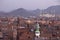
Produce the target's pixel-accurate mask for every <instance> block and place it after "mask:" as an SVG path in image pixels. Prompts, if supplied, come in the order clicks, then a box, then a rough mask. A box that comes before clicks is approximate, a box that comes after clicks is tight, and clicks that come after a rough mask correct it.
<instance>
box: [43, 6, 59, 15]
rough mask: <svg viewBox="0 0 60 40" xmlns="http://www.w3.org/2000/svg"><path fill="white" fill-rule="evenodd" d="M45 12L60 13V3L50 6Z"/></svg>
mask: <svg viewBox="0 0 60 40" xmlns="http://www.w3.org/2000/svg"><path fill="white" fill-rule="evenodd" d="M44 12H47V13H51V14H53V13H55V14H60V5H58V6H51V7H48V8H47V9H45V10H44Z"/></svg>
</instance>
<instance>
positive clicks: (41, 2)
mask: <svg viewBox="0 0 60 40" xmlns="http://www.w3.org/2000/svg"><path fill="white" fill-rule="evenodd" d="M59 2H60V1H59V0H0V11H5V12H9V11H12V10H15V9H18V8H25V9H27V10H35V9H46V8H48V7H50V6H55V5H59Z"/></svg>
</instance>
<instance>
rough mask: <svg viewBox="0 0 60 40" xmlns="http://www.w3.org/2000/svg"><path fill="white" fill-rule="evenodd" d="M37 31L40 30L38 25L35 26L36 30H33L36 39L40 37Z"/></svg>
mask: <svg viewBox="0 0 60 40" xmlns="http://www.w3.org/2000/svg"><path fill="white" fill-rule="evenodd" d="M39 29H40V26H39V24H38V23H37V24H36V30H35V36H36V37H40V30H39Z"/></svg>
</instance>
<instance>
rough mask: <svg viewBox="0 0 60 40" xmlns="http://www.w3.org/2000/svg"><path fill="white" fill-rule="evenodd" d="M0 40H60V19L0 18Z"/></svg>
mask: <svg viewBox="0 0 60 40" xmlns="http://www.w3.org/2000/svg"><path fill="white" fill-rule="evenodd" d="M0 40H60V18H59V17H44V16H42V17H27V18H25V17H0Z"/></svg>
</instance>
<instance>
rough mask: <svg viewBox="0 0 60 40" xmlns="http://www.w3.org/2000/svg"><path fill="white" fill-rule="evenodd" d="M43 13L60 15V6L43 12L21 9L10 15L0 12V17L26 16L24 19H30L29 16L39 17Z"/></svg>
mask: <svg viewBox="0 0 60 40" xmlns="http://www.w3.org/2000/svg"><path fill="white" fill-rule="evenodd" d="M42 12H43V13H51V14H56V15H59V14H60V5H57V6H51V7H48V8H47V9H44V10H43V11H42V10H40V9H36V10H26V9H24V8H19V9H16V10H13V11H11V12H9V13H5V12H0V16H24V17H28V16H37V15H39V14H40V13H42Z"/></svg>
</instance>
